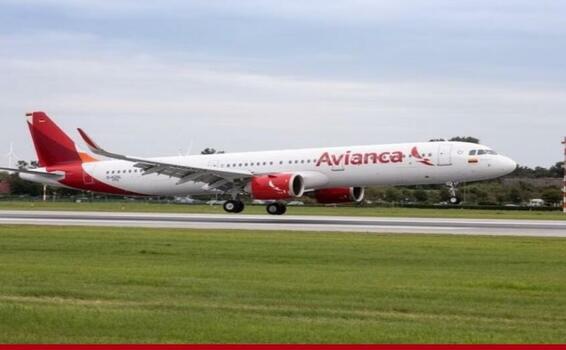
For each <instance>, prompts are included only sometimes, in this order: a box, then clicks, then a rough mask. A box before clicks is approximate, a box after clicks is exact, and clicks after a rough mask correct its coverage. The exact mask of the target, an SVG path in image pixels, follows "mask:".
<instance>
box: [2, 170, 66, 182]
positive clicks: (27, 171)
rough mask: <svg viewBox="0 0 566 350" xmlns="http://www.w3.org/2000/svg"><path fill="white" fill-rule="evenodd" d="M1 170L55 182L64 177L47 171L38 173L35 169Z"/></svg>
mask: <svg viewBox="0 0 566 350" xmlns="http://www.w3.org/2000/svg"><path fill="white" fill-rule="evenodd" d="M0 170H4V171H9V172H14V173H25V174H33V175H39V176H43V177H46V178H50V179H54V180H59V179H62V178H63V177H64V175H62V174H58V173H48V172H46V171H37V170H33V169H31V170H30V169H17V168H4V167H0Z"/></svg>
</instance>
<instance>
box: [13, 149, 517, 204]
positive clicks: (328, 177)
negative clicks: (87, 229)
mask: <svg viewBox="0 0 566 350" xmlns="http://www.w3.org/2000/svg"><path fill="white" fill-rule="evenodd" d="M480 150H481V151H482V152H481V154H480V155H478V154H476V155H470V151H476V153H477V152H478V151H480ZM152 159H154V160H156V161H161V162H167V163H174V164H179V165H185V166H193V167H206V168H218V169H221V170H246V171H250V172H251V173H253V174H257V175H261V174H274V173H298V174H301V175H302V177H303V178H304V179H305V187H306V189H307V190H316V189H322V188H334V187H348V186H359V187H365V186H376V185H419V184H444V183H447V182H469V181H479V180H486V179H492V178H496V177H499V176H503V175H506V174H508V173H510V172H512V171H513V170H514V169H515V167H516V163H515V162H514V161H513V160H511V159H509V158H507V157H505V156H502V155H498V154H496V153H495V152H493V151H491V150H490V149H489V148H488V147H486V146H482V145H477V144H472V143H463V142H447V141H446V142H424V143H405V144H387V145H368V146H349V147H330V148H310V149H296V150H281V151H262V152H245V153H225V154H212V155H193V156H182V157H180V156H178V157H163V158H152ZM82 167H83V170H84V172H85V173H86V174H88V175H87V176H85V181H91V179H90V178H89V176H90V177H92V178H94V179H96V180H97V181H99V182H102V183H104V184H107V185H109V186H112V187H115V188H119V189H122V190H124V191H128V192H131V193H136V194H140V195H159V196H182V195H191V194H206V193H214V192H215V190H213V189H209V188H208V185H206V184H204V183H200V182H193V181H189V182H186V183H182V184H177V183H178V182H179V179H178V178H174V177H169V176H166V175H159V174H147V175H143V172H142V170H140V169H138V168H136V167H134V163H132V162H128V161H120V160H104V161H95V162H87V163H83V164H82ZM21 176H22V177H23V178H25V179H27V180H31V181H37V182H45V180H44V179H42V178H38V177H36V176H34V175H29V174H21ZM50 184H51V185H54V184H56V183H55V182H54V181H52V182H51V183H50ZM72 187H75V188H79V189H80V188H81V187H80V186H72Z"/></svg>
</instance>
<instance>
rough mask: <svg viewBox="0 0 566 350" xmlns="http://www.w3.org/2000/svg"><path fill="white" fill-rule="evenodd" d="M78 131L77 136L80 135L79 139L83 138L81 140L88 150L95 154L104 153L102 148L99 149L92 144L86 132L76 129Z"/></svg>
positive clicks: (94, 143)
mask: <svg viewBox="0 0 566 350" xmlns="http://www.w3.org/2000/svg"><path fill="white" fill-rule="evenodd" d="M77 130H78V131H79V134H81V137H82V138H83V140H84V141H85V142H86V144H87V146H88V148H90V150H91V151H92V152H94V153H96V154H100V153H105V152H104V150H103V149H102V148H100V146H98V145H97V144H96V142H94V141H93V140H92V139H91V138H90V137H89V136H88V135H87V134H86V132H84V131H83V129H81V128H78V129H77Z"/></svg>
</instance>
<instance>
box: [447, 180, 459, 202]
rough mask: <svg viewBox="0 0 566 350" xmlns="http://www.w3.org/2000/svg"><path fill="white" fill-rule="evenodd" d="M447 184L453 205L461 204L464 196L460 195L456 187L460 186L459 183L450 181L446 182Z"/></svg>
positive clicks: (449, 200)
mask: <svg viewBox="0 0 566 350" xmlns="http://www.w3.org/2000/svg"><path fill="white" fill-rule="evenodd" d="M446 185H448V187H449V188H448V192H450V198H449V199H448V202H449V203H450V204H452V205H458V204H460V203H461V202H462V197H460V196H459V195H458V189H457V188H456V186H458V183H456V182H448V183H446Z"/></svg>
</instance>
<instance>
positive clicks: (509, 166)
mask: <svg viewBox="0 0 566 350" xmlns="http://www.w3.org/2000/svg"><path fill="white" fill-rule="evenodd" d="M501 158H502V159H501V170H502V171H503V172H504V173H505V175H507V174H510V173H512V172H513V171H515V169H517V163H516V162H515V161H514V160H513V159H511V158H509V157H504V156H502V157H501Z"/></svg>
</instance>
